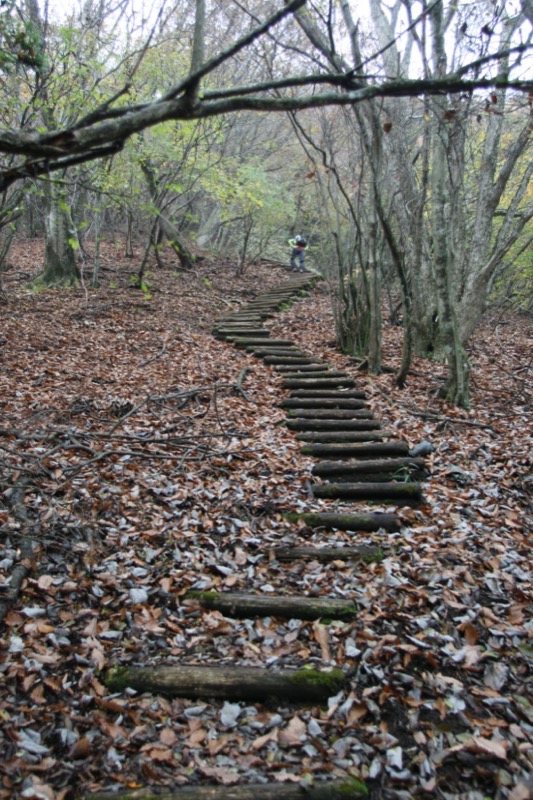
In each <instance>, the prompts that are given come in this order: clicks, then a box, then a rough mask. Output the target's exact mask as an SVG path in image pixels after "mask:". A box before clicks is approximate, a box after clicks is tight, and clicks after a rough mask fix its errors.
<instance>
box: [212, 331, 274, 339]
mask: <svg viewBox="0 0 533 800" xmlns="http://www.w3.org/2000/svg"><path fill="white" fill-rule="evenodd" d="M213 336H216V338H217V339H227V340H228V341H229V342H231V341H232V340H233V339H235V338H237V337H243V336H253V337H254V338H255V339H267V338H268V337H269V336H270V331H267V329H266V328H219V329H218V330H216V331H213Z"/></svg>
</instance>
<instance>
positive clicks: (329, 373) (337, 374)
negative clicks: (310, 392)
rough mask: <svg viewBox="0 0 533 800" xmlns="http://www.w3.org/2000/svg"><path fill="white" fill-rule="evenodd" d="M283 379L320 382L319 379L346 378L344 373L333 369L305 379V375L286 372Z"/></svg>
mask: <svg viewBox="0 0 533 800" xmlns="http://www.w3.org/2000/svg"><path fill="white" fill-rule="evenodd" d="M284 377H285V378H287V379H290V378H301V379H302V380H310V381H315V380H320V379H321V378H327V379H331V378H341V379H344V378H347V377H348V376H347V375H346V373H345V372H340V371H337V370H334V369H327V370H326V369H325V370H323V371H322V372H317V373H316V374H315V375H309V377H307V376H306V375H299V374H298V373H296V372H295V373H291V372H288V373H287V374H286V375H284Z"/></svg>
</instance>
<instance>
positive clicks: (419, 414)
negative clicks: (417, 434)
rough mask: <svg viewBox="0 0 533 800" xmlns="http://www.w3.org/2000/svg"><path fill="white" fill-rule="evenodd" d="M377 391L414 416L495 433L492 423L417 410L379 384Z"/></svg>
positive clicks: (390, 403) (388, 400)
mask: <svg viewBox="0 0 533 800" xmlns="http://www.w3.org/2000/svg"><path fill="white" fill-rule="evenodd" d="M375 388H376V389H377V391H378V392H379V393H380V395H382V396H383V397H384V398H385V400H386V401H387V403H389V405H391V406H397V407H398V408H404V409H405V410H406V411H407V413H408V414H411V416H412V417H422V419H434V420H435V421H436V422H453V423H454V424H455V425H470V426H471V427H473V428H484V429H485V430H488V431H492V432H493V433H495V430H494V428H493V427H492V425H485V423H484V422H474V421H473V420H469V419H453V418H452V417H443V416H441V415H440V414H433V413H431V412H430V411H415V410H414V409H413V406H411V405H410V404H409V403H397V402H395V401H394V400H393V399H392V398H391V397H389V395H388V394H387V393H386V392H384V391H383V390H382V389H380V388H379V386H375Z"/></svg>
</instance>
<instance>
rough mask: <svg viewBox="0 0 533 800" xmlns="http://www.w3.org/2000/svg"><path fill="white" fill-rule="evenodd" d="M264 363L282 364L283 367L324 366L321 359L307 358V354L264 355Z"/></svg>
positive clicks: (272, 365)
mask: <svg viewBox="0 0 533 800" xmlns="http://www.w3.org/2000/svg"><path fill="white" fill-rule="evenodd" d="M263 360H264V362H265V364H268V365H269V367H274V366H283V367H291V366H293V367H295V366H298V367H299V366H309V365H315V366H317V367H318V366H320V367H325V366H326V364H324V363H323V362H322V361H318V360H317V359H315V358H309V357H308V356H292V355H290V356H265V357H264V359H263Z"/></svg>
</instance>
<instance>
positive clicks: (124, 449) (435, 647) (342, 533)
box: [0, 243, 533, 800]
mask: <svg viewBox="0 0 533 800" xmlns="http://www.w3.org/2000/svg"><path fill="white" fill-rule="evenodd" d="M33 246H35V247H36V244H35V245H33V244H31V243H30V244H28V243H25V249H24V254H25V255H26V256H27V254H28V253H29V252H30V251H31V247H33ZM119 252H120V251H119V249H118V246H116V247H115V246H114V245H111V246H109V257H108V260H106V265H107V270H106V275H107V277H108V284H106V286H105V287H104V288H102V289H100V290H98V291H96V292H91V293H90V294H89V295H88V296H87V295H84V294H83V293H82V292H79V293H69V296H68V303H66V302H65V295H64V294H62V293H54V292H50V293H48V294H39V295H32V294H30V293H29V292H28V291H27V290H26V289H25V288H24V286H20V287H19V289H18V292H17V302H16V303H15V302H11V303H10V305H9V306H8V307H5V308H4V318H3V332H2V344H3V351H2V355H3V358H4V369H3V372H2V374H1V376H0V377H1V381H2V384H1V392H2V402H3V418H4V422H3V427H2V429H1V436H2V439H1V440H0V444H1V445H2V448H3V449H2V451H1V456H0V458H1V460H2V468H3V473H2V476H3V485H2V505H1V508H0V512H1V514H2V528H1V534H2V551H1V554H2V556H1V560H0V564H1V566H0V568H1V570H2V573H1V578H2V581H3V583H0V585H1V586H3V587H4V590H5V589H6V588H8V587H9V586H10V583H9V581H10V577H11V575H12V574H14V572H15V571H16V570H18V569H23V570H24V571H25V577H24V580H23V581H22V584H21V593H20V597H19V599H18V600H17V602H16V603H15V604H14V605H13V604H11V608H10V609H9V610H8V612H7V613H6V616H5V620H4V627H3V630H2V633H1V640H0V641H1V646H2V651H3V656H4V658H3V662H2V665H1V666H0V672H1V675H2V680H3V687H4V693H3V698H2V704H1V706H0V739H1V741H2V748H3V754H4V760H3V761H2V762H1V763H0V798H1V800H11V798H18V797H24V798H29V799H30V800H31V799H32V798H36V800H42V798H46V800H73V798H78V797H84V798H94V797H101V798H104V797H115V798H118V797H121V796H122V797H131V798H140V797H142V798H147V797H159V798H161V797H163V798H167V800H169V799H170V798H173V797H175V798H204V799H207V798H209V799H210V800H214V798H223V797H227V798H229V797H231V798H232V800H243V798H248V797H250V795H251V794H252V795H253V797H254V798H255V797H257V798H261V797H262V798H265V800H270V798H273V797H279V798H284V797H287V798H297V797H300V796H303V797H307V798H308V800H309V799H310V798H317V799H318V798H320V800H321V799H322V797H324V792H326V795H325V796H326V797H327V798H331V797H335V794H334V793H333V792H340V793H341V794H340V796H346V791H349V792H351V793H352V795H354V796H358V794H361V793H362V792H364V788H363V784H364V785H365V786H366V789H367V790H368V796H369V797H370V798H372V799H373V800H381V798H384V799H385V798H387V800H389V798H394V800H396V799H398V800H403V798H405V797H409V798H411V797H420V798H424V797H427V796H428V794H429V795H431V794H435V793H437V792H440V794H441V795H442V797H443V798H445V800H448V798H450V800H455V798H457V797H458V796H460V795H461V794H465V793H467V792H470V793H471V794H470V795H469V797H470V796H472V797H473V798H474V800H477V798H478V797H479V798H481V797H485V796H496V793H498V792H499V794H498V796H500V795H501V797H502V798H511V800H521V798H524V797H526V796H527V792H528V791H529V784H528V781H529V775H530V772H531V769H530V762H531V754H532V749H531V747H530V740H531V738H532V737H531V733H532V727H531V726H532V725H533V721H532V720H533V717H532V715H531V706H530V704H529V703H530V701H529V699H528V693H529V683H528V681H529V677H528V670H529V668H530V662H531V652H530V645H529V642H528V636H530V616H529V612H528V602H529V601H528V597H529V592H530V590H531V577H530V575H529V573H528V569H527V566H528V558H529V545H528V538H527V536H528V534H527V508H528V506H527V496H526V493H525V491H524V489H525V487H526V482H525V478H524V476H525V475H526V474H527V451H526V446H527V425H526V422H525V420H526V418H527V417H526V406H525V399H526V398H527V392H528V386H527V381H526V378H527V374H526V373H525V372H524V364H525V365H527V361H528V357H529V352H530V345H529V342H528V332H527V326H525V325H524V324H522V323H520V321H519V320H516V319H514V320H513V319H511V320H509V321H508V322H507V321H506V323H505V325H503V324H502V325H499V326H498V327H497V328H496V335H494V333H493V332H492V330H491V329H489V328H486V329H484V330H483V331H482V332H481V333H480V338H479V340H478V342H477V344H476V350H475V356H476V360H475V362H474V369H473V378H474V384H473V385H474V387H475V389H476V392H477V394H476V407H475V409H474V410H473V411H472V412H471V413H465V412H459V411H454V410H453V409H450V408H449V407H447V406H446V405H445V404H444V403H441V402H440V401H438V400H437V399H436V391H437V389H438V387H439V385H440V381H441V378H440V375H439V367H438V365H436V364H434V363H433V364H426V363H425V362H422V361H415V363H414V372H415V376H416V377H415V378H414V379H413V380H412V381H411V383H410V386H409V387H408V389H407V390H405V391H404V392H402V393H399V392H396V391H395V390H394V387H393V385H392V378H391V376H390V375H387V374H384V375H382V376H378V377H372V378H369V377H368V376H366V375H364V374H362V373H360V372H359V371H358V370H357V362H355V361H353V360H351V359H350V358H349V357H347V356H345V355H343V354H342V353H340V352H339V351H338V349H337V348H336V346H335V342H334V340H333V330H334V326H333V322H332V316H331V304H330V299H329V296H328V293H327V290H326V287H325V286H324V284H317V285H316V287H315V288H313V289H312V290H305V291H304V290H302V287H300V286H298V287H296V293H295V296H294V297H293V298H292V299H291V300H290V301H289V302H287V303H283V305H282V308H281V309H275V310H272V309H271V308H270V309H269V308H266V307H265V306H263V300H260V297H262V296H263V295H264V294H267V295H268V294H270V293H273V295H276V293H277V292H278V290H279V284H280V281H281V282H282V283H283V282H290V280H291V279H287V275H286V273H285V272H284V271H283V270H281V269H272V268H270V267H269V268H265V267H256V268H251V267H250V273H249V275H246V276H245V277H244V278H242V277H239V276H237V275H236V272H235V268H234V266H232V265H231V264H224V263H221V262H220V261H217V262H216V263H213V264H209V263H208V264H204V265H202V268H201V269H199V270H198V271H197V272H196V273H194V274H187V275H185V274H179V273H175V272H172V271H171V270H162V271H159V272H155V273H154V277H152V280H153V281H154V284H153V288H151V290H150V291H151V294H152V295H153V296H152V298H150V297H148V296H146V295H145V294H143V293H140V292H132V289H131V288H130V282H129V274H130V272H131V264H130V263H129V262H125V263H124V265H123V266H121V264H120V256H119V255H118V253H119ZM39 258H40V256H39V254H38V253H36V254H35V255H34V256H33V257H32V258H31V262H32V263H33V264H38V263H39ZM305 277H306V278H308V277H309V276H305ZM258 287H260V291H261V294H259V292H258ZM302 291H303V292H304V294H301V292H302ZM307 291H309V292H310V293H309V294H307V293H306V292H307ZM258 295H259V297H258ZM258 300H259V302H258ZM274 300H275V301H276V302H275V304H276V305H279V301H280V298H279V297H277V296H273V297H271V298H270V302H274ZM250 305H252V309H251V310H250ZM254 305H256V306H259V307H256V308H253V306H254ZM267 305H268V304H267ZM237 307H238V308H237ZM234 308H235V309H236V311H233V309H234ZM310 309H312V313H310ZM222 312H224V314H225V319H224V318H222V319H221V318H220V314H221V313H222ZM279 312H282V313H279ZM217 315H219V316H218V321H217V322H216V324H215V327H216V331H215V336H214V337H213V334H212V329H213V322H214V319H215V317H216V316H217ZM21 333H23V335H21ZM397 333H398V331H397V329H395V328H393V327H391V326H386V328H385V337H386V339H385V342H384V360H385V363H387V364H393V365H395V364H397V363H398V361H397V358H398V357H399V356H398V354H399V352H400V349H401V348H400V347H399V343H398V336H397ZM237 334H238V335H237ZM265 334H266V335H265ZM227 337H230V338H235V339H243V338H244V339H246V338H252V339H254V340H256V341H255V344H253V345H252V344H247V345H245V346H243V343H242V342H237V345H235V343H234V342H232V341H229V339H228V338H227ZM276 341H277V342H278V344H273V342H276ZM248 347H249V348H251V349H250V350H249V349H247V348H248ZM502 349H505V352H506V353H507V354H508V359H509V362H510V364H512V365H513V368H514V366H515V365H516V375H514V374H513V373H512V370H511V369H507V372H504V371H502V369H501V368H500V367H499V366H498V364H497V359H498V353H501V351H502ZM335 373H337V374H335ZM338 373H341V374H340V375H339V374H338ZM342 373H347V377H344V376H343V374H342ZM507 373H509V374H507ZM321 374H322V377H320V375H321ZM291 376H295V377H291ZM350 381H352V382H354V384H355V385H353V386H352V385H350V384H349V385H343V386H339V382H340V383H343V384H346V383H347V382H350ZM317 382H319V383H318V385H317ZM331 382H332V383H333V385H332V383H331ZM312 383H313V384H314V387H315V388H309V387H310V385H311V384H312ZM284 384H285V386H284ZM382 420H383V422H382ZM422 439H429V440H430V441H431V442H432V443H433V444H434V447H435V451H434V453H432V454H430V456H429V457H428V458H427V463H425V462H424V461H423V460H421V459H420V457H419V456H414V457H413V456H411V455H410V453H411V451H412V449H413V446H414V445H415V444H416V443H417V442H419V441H420V440H422ZM510 453H512V454H513V456H512V459H511V458H510V457H509V454H510ZM402 484H407V485H409V484H411V485H413V486H414V487H415V488H414V490H413V491H414V495H412V496H411V497H410V498H409V504H408V505H404V503H405V498H402V499H400V500H396V499H392V498H390V494H389V492H391V491H397V489H398V488H400V489H401V486H402ZM422 488H423V492H422ZM324 491H326V492H330V491H331V492H332V493H334V495H335V496H334V498H328V497H320V496H319V495H320V493H321V492H324ZM376 492H377V493H385V494H384V496H385V497H387V498H388V499H387V501H385V502H384V501H383V500H382V499H380V500H378V501H376V500H375V499H372V500H367V499H364V498H361V499H356V500H355V501H354V499H353V495H354V494H356V495H361V494H363V495H364V496H365V497H366V498H368V496H369V493H370V494H374V493H376ZM347 494H348V495H350V497H347V498H346V499H344V496H346V495H347ZM22 534H24V535H25V537H24V539H22V538H21V535H22ZM23 541H25V542H30V543H32V547H31V548H30V557H29V558H25V557H24V551H23V550H22V547H21V544H22V542H23ZM5 599H6V593H5V591H4V594H3V595H2V596H1V597H0V601H5ZM284 615H286V616H284ZM187 665H189V666H193V667H194V668H195V669H194V670H193V671H192V672H191V671H188V670H185V671H184V670H183V667H186V666H187ZM306 665H307V666H308V667H310V668H311V669H304V667H305V666H306ZM121 669H122V670H125V672H124V671H122V672H121ZM139 669H140V670H141V671H140V672H139V671H137V673H135V670H139ZM129 670H132V672H131V674H132V675H135V674H136V678H137V680H138V681H139V684H138V686H139V688H141V686H142V687H143V691H142V692H141V691H135V690H132V689H130V688H127V687H126V688H124V685H123V680H124V677H125V674H126V675H127V674H128V671H129ZM302 673H303V674H302ZM106 676H107V678H111V677H114V679H115V681H116V683H115V684H114V685H113V688H111V686H110V687H108V686H106V685H105V684H104V678H105V677H106ZM267 676H268V678H269V679H278V678H279V684H278V685H276V689H275V693H276V697H277V700H276V701H273V700H272V699H270V695H271V694H272V693H273V692H274V689H273V688H272V684H271V683H269V684H268V685H267V682H266V677H267ZM311 676H312V677H311ZM295 678H296V681H295ZM147 679H153V680H156V681H157V685H158V687H159V688H158V690H157V691H156V692H149V691H144V688H145V687H146V683H145V682H146V680H147ZM315 679H316V681H315ZM121 681H122V684H121ZM169 681H170V682H171V683H172V682H176V681H179V682H181V683H182V684H183V683H184V682H185V683H186V684H187V686H188V687H189V688H188V689H187V692H188V693H189V692H190V693H191V694H193V695H194V696H192V697H172V696H170V695H171V694H172V692H169V691H168V685H169ZM191 687H195V688H194V691H193V690H192V689H191ZM206 687H209V688H206ZM224 689H226V690H227V692H228V694H227V696H224V695H223V691H224ZM219 692H221V693H219ZM239 692H241V693H242V692H245V693H246V696H247V698H249V699H246V700H241V699H239V696H240V695H239ZM287 693H288V694H287ZM259 695H260V699H259ZM297 695H298V699H297ZM204 698H210V699H209V701H208V700H207V699H204ZM256 698H257V699H256ZM354 780H355V782H354ZM347 781H348V783H346V782H347ZM146 787H151V788H146ZM502 787H503V788H502ZM273 792H274V794H273ZM342 792H344V793H345V794H344V795H343V794H342ZM302 793H304V794H302ZM348 796H349V795H348Z"/></svg>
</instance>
